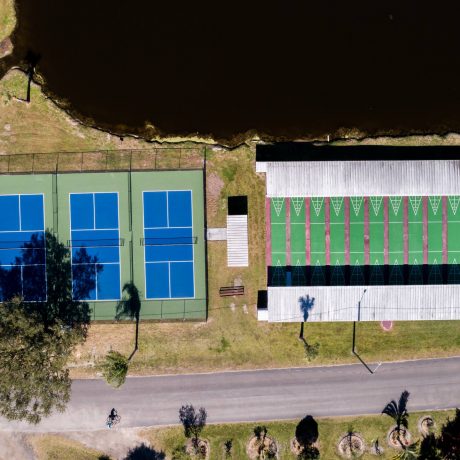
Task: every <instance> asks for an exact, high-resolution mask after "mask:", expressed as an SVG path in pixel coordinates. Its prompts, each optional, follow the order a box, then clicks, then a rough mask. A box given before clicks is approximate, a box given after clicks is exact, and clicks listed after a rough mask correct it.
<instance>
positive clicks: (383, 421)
mask: <svg viewBox="0 0 460 460" xmlns="http://www.w3.org/2000/svg"><path fill="white" fill-rule="evenodd" d="M427 414H428V413H426V414H425V413H414V414H412V415H411V416H410V423H409V430H410V432H411V433H412V435H413V436H414V438H415V439H417V438H419V437H420V434H419V432H418V429H417V421H418V420H419V418H420V417H421V416H423V415H427ZM453 414H454V411H442V412H432V413H430V414H429V415H431V416H432V417H433V418H434V420H435V422H436V427H437V430H438V431H439V429H440V427H441V426H442V424H443V423H444V422H445V421H446V419H447V417H448V416H451V417H452V416H453ZM316 421H317V422H318V431H319V438H318V441H319V450H320V453H321V458H322V459H324V460H332V459H339V458H340V457H339V456H338V455H337V453H336V446H337V443H338V440H339V439H340V438H341V437H342V436H343V435H344V434H346V433H347V431H348V430H349V429H350V428H351V429H352V430H353V431H355V432H358V433H360V434H361V435H362V437H363V438H364V440H365V443H366V446H367V447H368V448H369V447H370V446H371V445H372V443H373V442H375V441H376V440H377V439H378V440H379V444H380V445H381V446H382V447H383V449H384V450H385V452H384V455H382V456H381V457H379V458H383V459H390V458H392V457H393V456H394V455H395V453H396V451H395V450H393V449H391V448H389V447H388V446H387V443H386V438H385V437H386V434H387V432H388V430H389V429H390V428H391V426H392V421H391V419H389V418H388V417H386V416H383V415H377V416H366V417H343V418H318V419H317V420H316ZM297 423H298V421H286V422H267V423H252V424H249V423H237V424H225V425H210V426H208V427H206V428H205V430H204V431H203V433H202V436H201V437H202V438H205V439H207V440H208V441H209V442H210V444H211V458H212V459H221V458H224V456H223V451H224V443H225V441H227V440H232V445H233V448H232V456H231V457H230V458H232V459H243V458H247V455H246V445H247V442H248V440H249V439H250V437H251V436H252V435H253V429H254V427H255V426H257V425H258V424H259V425H260V424H263V425H265V426H266V427H267V428H268V434H269V435H270V436H273V437H274V438H275V439H276V441H277V445H278V449H279V453H280V456H279V458H280V459H286V460H288V459H295V458H296V457H295V455H293V454H292V452H291V449H290V443H291V440H292V438H293V437H294V434H295V428H296V426H297ZM142 436H143V437H145V438H146V439H148V440H149V442H150V443H151V445H152V446H154V447H155V449H156V450H160V451H164V452H165V453H166V455H167V458H171V456H172V453H173V452H174V451H177V450H178V449H180V447H181V446H182V445H183V444H184V442H185V438H184V435H183V430H182V428H181V427H172V428H160V429H151V430H145V431H144V432H143V433H142ZM361 458H362V459H371V458H376V457H375V456H373V455H371V454H370V453H366V454H365V455H364V456H363V457H361Z"/></svg>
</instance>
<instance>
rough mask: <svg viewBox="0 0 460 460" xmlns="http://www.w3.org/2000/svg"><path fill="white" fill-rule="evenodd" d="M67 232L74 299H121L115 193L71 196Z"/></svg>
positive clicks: (74, 194) (75, 194)
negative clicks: (69, 236)
mask: <svg viewBox="0 0 460 460" xmlns="http://www.w3.org/2000/svg"><path fill="white" fill-rule="evenodd" d="M70 230H71V247H72V283H73V296H74V298H75V299H77V300H118V299H120V297H121V293H120V248H119V246H120V225H119V219H118V193H115V192H114V193H71V194H70Z"/></svg>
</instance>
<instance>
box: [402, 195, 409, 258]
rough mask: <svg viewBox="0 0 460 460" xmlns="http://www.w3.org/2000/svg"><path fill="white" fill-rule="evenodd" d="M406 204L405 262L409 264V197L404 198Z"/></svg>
mask: <svg viewBox="0 0 460 460" xmlns="http://www.w3.org/2000/svg"><path fill="white" fill-rule="evenodd" d="M403 206H404V213H403V215H404V264H405V265H408V264H409V197H407V196H405V197H404V198H403Z"/></svg>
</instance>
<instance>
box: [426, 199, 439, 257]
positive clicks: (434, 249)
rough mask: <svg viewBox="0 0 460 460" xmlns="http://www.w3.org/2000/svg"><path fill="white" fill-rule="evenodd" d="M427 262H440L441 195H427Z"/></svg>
mask: <svg viewBox="0 0 460 460" xmlns="http://www.w3.org/2000/svg"><path fill="white" fill-rule="evenodd" d="M428 263H429V264H442V197H440V196H430V197H428Z"/></svg>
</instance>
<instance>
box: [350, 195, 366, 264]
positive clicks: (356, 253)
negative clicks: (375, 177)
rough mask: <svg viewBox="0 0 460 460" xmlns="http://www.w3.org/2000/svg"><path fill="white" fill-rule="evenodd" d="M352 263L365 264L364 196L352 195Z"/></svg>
mask: <svg viewBox="0 0 460 460" xmlns="http://www.w3.org/2000/svg"><path fill="white" fill-rule="evenodd" d="M350 265H351V266H354V265H361V266H363V265H364V198H363V197H362V196H359V197H350Z"/></svg>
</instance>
